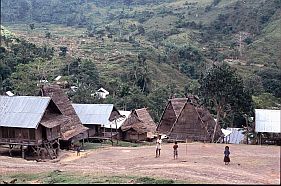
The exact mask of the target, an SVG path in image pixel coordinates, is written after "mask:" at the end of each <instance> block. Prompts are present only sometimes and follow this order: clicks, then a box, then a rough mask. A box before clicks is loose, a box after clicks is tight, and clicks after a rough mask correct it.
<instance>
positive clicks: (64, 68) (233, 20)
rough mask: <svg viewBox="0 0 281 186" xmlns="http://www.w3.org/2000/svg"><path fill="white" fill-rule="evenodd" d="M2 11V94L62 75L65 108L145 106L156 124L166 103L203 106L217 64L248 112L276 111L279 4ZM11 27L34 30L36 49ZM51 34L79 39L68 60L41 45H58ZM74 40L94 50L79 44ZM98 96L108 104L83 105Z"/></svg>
mask: <svg viewBox="0 0 281 186" xmlns="http://www.w3.org/2000/svg"><path fill="white" fill-rule="evenodd" d="M1 2H2V3H1V10H2V11H1V19H2V23H3V25H4V26H6V27H7V28H8V29H6V28H4V27H1V41H2V42H1V48H0V58H1V62H0V83H1V87H0V92H1V93H4V92H5V91H8V90H11V91H12V92H14V93H16V94H18V95H34V94H36V93H37V90H38V88H39V87H38V84H40V83H42V82H43V81H42V80H48V81H49V82H53V81H54V78H55V77H57V76H58V75H62V76H63V79H64V80H66V81H68V82H69V83H68V84H67V85H66V86H65V87H66V88H68V89H69V91H68V94H69V97H70V98H71V99H72V100H73V101H74V102H79V103H100V102H103V103H114V104H115V105H116V106H117V107H118V108H119V109H126V110H130V109H134V108H140V107H144V106H145V107H148V108H149V109H150V111H151V113H152V115H153V117H154V118H155V120H156V121H158V120H159V119H160V117H161V114H162V112H163V110H164V108H165V104H166V102H167V99H168V98H170V97H172V96H176V97H181V96H184V95H186V94H188V93H192V94H197V95H200V96H201V99H202V100H205V104H206V99H207V98H208V95H207V94H204V91H203V89H202V86H203V85H204V83H207V82H205V79H206V77H207V74H208V72H210V71H209V69H210V68H216V66H213V63H214V62H216V63H228V64H229V65H230V66H231V67H230V68H231V69H234V70H235V74H234V77H236V78H238V79H241V80H239V83H238V85H239V87H240V88H241V85H243V87H242V89H241V90H242V91H243V92H245V93H247V95H249V96H248V97H247V98H249V99H250V98H251V97H252V98H253V100H254V105H253V107H254V108H276V107H279V106H280V104H279V103H280V98H281V90H280V87H281V70H280V67H281V61H280V59H281V52H280V50H276V48H278V45H279V44H280V43H281V35H280V33H281V32H280V31H281V26H280V25H281V19H280V17H281V1H280V0H268V1H263V0H255V1H254V0H249V1H241V0H231V1H229V0H203V1H195V0H189V1H188V0H157V1H152V0H145V1H143V0H117V1H110V0H50V1H44V0H2V1H1ZM17 24H20V25H25V26H22V27H21V28H22V29H24V30H27V32H28V33H29V36H30V37H32V36H33V35H34V34H35V33H36V32H38V33H39V31H38V30H40V29H41V30H40V32H41V33H44V34H45V38H44V40H42V41H41V45H40V46H39V45H35V44H33V43H30V42H28V41H26V39H28V38H24V39H22V38H19V37H17V36H16V35H13V33H11V32H9V30H11V31H13V29H12V28H14V27H13V25H17ZM50 24H56V25H58V24H59V25H62V26H63V27H64V28H65V29H66V30H67V29H68V28H70V27H71V28H73V27H74V28H76V29H77V30H79V29H84V30H85V32H83V33H82V34H77V35H76V38H77V40H76V41H77V42H79V43H80V44H79V52H78V50H77V51H76V55H75V56H74V55H71V53H70V50H71V48H70V47H69V45H66V44H65V45H63V44H62V45H59V46H57V45H47V44H45V43H47V42H48V41H51V40H58V39H57V38H58V35H56V34H55V32H54V30H52V29H51V28H52V27H51V26H50ZM10 28H11V29H10ZM42 28H43V29H42ZM65 37H68V36H67V35H65ZM83 39H89V40H94V41H95V44H92V45H89V44H88V45H87V43H86V44H81V43H82V41H83ZM77 42H76V44H77ZM42 43H43V44H42ZM118 52H119V53H118ZM204 78H205V79H204ZM217 80H218V79H217ZM228 83H230V82H228ZM230 85H231V84H230ZM71 86H76V87H78V89H77V90H75V91H73V90H72V89H71V88H70V87H71ZM101 86H102V87H104V88H106V89H107V90H109V91H110V93H111V95H110V97H109V98H108V99H105V100H100V99H97V98H96V97H92V96H91V94H93V93H94V92H95V91H96V90H97V88H99V87H101ZM205 93H206V92H205ZM234 97H235V96H234ZM244 98H245V97H244ZM236 99H237V98H236ZM242 100H244V101H245V99H241V100H240V103H239V107H241V108H238V107H237V105H233V106H232V111H233V112H231V115H229V117H226V118H224V120H223V122H224V123H226V124H225V125H229V124H230V123H231V124H232V123H233V122H234V125H240V124H241V122H240V123H239V121H240V120H243V116H242V115H243V113H245V112H242V111H243V109H244V110H245V109H246V108H249V105H247V104H248V102H247V103H245V102H243V101H242ZM202 102H204V101H202ZM209 106H211V107H212V105H209ZM251 108H252V107H251ZM247 113H251V114H253V113H252V112H247ZM213 114H217V112H216V109H213ZM241 118H242V119H241Z"/></svg>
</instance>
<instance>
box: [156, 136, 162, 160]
mask: <svg viewBox="0 0 281 186" xmlns="http://www.w3.org/2000/svg"><path fill="white" fill-rule="evenodd" d="M161 143H162V139H161V135H158V139H157V141H156V157H155V158H157V157H160V151H161Z"/></svg>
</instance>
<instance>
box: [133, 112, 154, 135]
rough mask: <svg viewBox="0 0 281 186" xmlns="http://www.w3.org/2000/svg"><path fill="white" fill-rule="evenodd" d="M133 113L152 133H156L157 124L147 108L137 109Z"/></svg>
mask: <svg viewBox="0 0 281 186" xmlns="http://www.w3.org/2000/svg"><path fill="white" fill-rule="evenodd" d="M133 113H135V114H136V115H137V116H138V118H139V119H140V120H141V121H143V122H144V123H146V127H147V128H149V130H150V131H151V132H152V131H153V132H155V131H156V123H155V122H154V121H153V119H152V117H151V116H150V114H149V112H148V110H147V109H146V108H141V109H135V110H133Z"/></svg>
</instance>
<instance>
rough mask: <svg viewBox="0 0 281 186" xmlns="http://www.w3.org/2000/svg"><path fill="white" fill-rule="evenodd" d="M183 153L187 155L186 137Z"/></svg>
mask: <svg viewBox="0 0 281 186" xmlns="http://www.w3.org/2000/svg"><path fill="white" fill-rule="evenodd" d="M185 154H186V155H187V139H185Z"/></svg>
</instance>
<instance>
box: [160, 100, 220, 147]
mask: <svg viewBox="0 0 281 186" xmlns="http://www.w3.org/2000/svg"><path fill="white" fill-rule="evenodd" d="M175 103H176V104H175ZM173 108H177V109H176V110H173ZM175 117H176V119H175ZM215 124H216V122H215V120H214V118H213V117H212V116H211V114H210V113H209V111H208V110H207V109H206V108H204V107H202V106H199V105H198V104H197V103H196V102H195V101H194V99H190V98H184V99H179V98H175V100H169V102H168V104H167V106H166V109H165V111H164V113H163V115H162V118H161V121H160V123H159V125H158V127H157V129H158V131H159V133H164V134H166V135H167V136H168V137H169V139H170V140H176V141H186V140H188V141H204V142H211V140H212V135H213V133H214V126H215ZM161 125H164V126H161ZM169 127H170V129H169ZM222 135H223V134H222V132H221V128H220V126H218V127H217V128H216V131H215V140H217V139H219V137H221V136H222Z"/></svg>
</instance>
